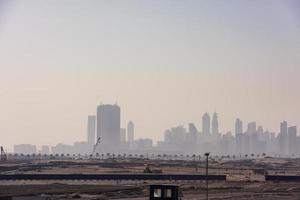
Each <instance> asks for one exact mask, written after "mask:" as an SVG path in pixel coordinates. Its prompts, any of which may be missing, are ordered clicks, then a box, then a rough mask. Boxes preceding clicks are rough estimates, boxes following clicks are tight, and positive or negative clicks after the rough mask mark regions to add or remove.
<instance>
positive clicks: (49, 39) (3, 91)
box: [0, 0, 300, 150]
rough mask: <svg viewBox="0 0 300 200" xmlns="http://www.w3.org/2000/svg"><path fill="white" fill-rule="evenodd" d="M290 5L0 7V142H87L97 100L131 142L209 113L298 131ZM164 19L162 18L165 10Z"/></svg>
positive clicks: (229, 127)
mask: <svg viewBox="0 0 300 200" xmlns="http://www.w3.org/2000/svg"><path fill="white" fill-rule="evenodd" d="M299 9H300V4H299V2H298V1H296V0H286V1H283V0H275V1H272V4H270V1H267V0H263V1H246V0H244V1H237V0H236V1H192V0H191V1H118V3H116V1H72V3H66V1H46V3H45V2H41V1H26V2H22V1H5V0H1V1H0V74H1V75H0V76H1V78H0V110H1V112H0V124H1V125H0V136H1V144H5V146H7V148H8V149H10V150H12V146H13V144H18V143H31V144H37V145H39V144H48V145H54V144H56V143H58V142H63V143H67V144H70V143H73V142H74V141H79V140H83V139H85V138H86V127H87V116H88V115H96V108H97V105H99V104H100V103H101V102H102V103H107V104H114V103H116V102H118V104H119V105H120V107H121V127H126V126H127V122H128V121H129V120H133V121H134V123H135V134H136V137H138V138H140V137H144V138H146V137H147V138H152V139H154V140H155V141H157V140H160V139H162V138H163V134H164V131H165V130H166V129H169V128H170V127H174V126H177V125H184V126H187V124H188V123H190V122H192V123H194V124H195V125H196V126H197V128H198V129H200V130H201V128H202V115H203V113H205V112H209V113H210V114H212V113H213V112H215V111H216V112H217V113H218V117H219V130H220V132H221V133H226V132H227V131H232V132H234V124H235V119H236V118H241V119H242V120H243V121H244V122H245V124H246V123H247V122H251V121H256V122H257V124H258V125H263V126H264V128H265V129H268V130H270V131H272V132H275V133H278V132H279V129H280V126H279V125H280V122H282V121H283V120H286V121H288V122H289V125H293V126H298V127H299V126H300V117H299V116H300V105H299V102H300V90H299V85H300V79H299V74H300V67H299V66H300V56H299V52H300V36H299V35H300V12H299ZM166 13H167V14H166Z"/></svg>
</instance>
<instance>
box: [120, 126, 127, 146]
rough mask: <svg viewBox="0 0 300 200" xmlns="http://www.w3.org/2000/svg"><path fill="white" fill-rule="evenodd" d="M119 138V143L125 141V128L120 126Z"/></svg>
mask: <svg viewBox="0 0 300 200" xmlns="http://www.w3.org/2000/svg"><path fill="white" fill-rule="evenodd" d="M120 140H121V143H123V144H124V143H126V128H121V130H120Z"/></svg>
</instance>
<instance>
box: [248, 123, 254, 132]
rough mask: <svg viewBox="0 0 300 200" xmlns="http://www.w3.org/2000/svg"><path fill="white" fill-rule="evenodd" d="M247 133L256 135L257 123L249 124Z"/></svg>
mask: <svg viewBox="0 0 300 200" xmlns="http://www.w3.org/2000/svg"><path fill="white" fill-rule="evenodd" d="M247 132H248V133H249V134H254V133H256V122H250V123H248V129H247Z"/></svg>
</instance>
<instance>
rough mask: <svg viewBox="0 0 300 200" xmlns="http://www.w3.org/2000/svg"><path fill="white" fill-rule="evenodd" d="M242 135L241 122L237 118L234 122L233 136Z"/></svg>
mask: <svg viewBox="0 0 300 200" xmlns="http://www.w3.org/2000/svg"><path fill="white" fill-rule="evenodd" d="M242 133H243V122H242V120H240V119H239V118H237V119H236V120H235V135H237V134H242Z"/></svg>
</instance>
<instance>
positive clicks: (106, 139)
mask: <svg viewBox="0 0 300 200" xmlns="http://www.w3.org/2000/svg"><path fill="white" fill-rule="evenodd" d="M120 113H121V111H120V107H119V106H118V105H109V104H106V105H100V106H98V108H97V138H99V137H100V138H101V142H102V143H101V144H102V149H103V150H104V151H105V152H113V151H117V150H118V149H119V147H120V140H121V137H120V129H121V123H120V118H121V117H120Z"/></svg>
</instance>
